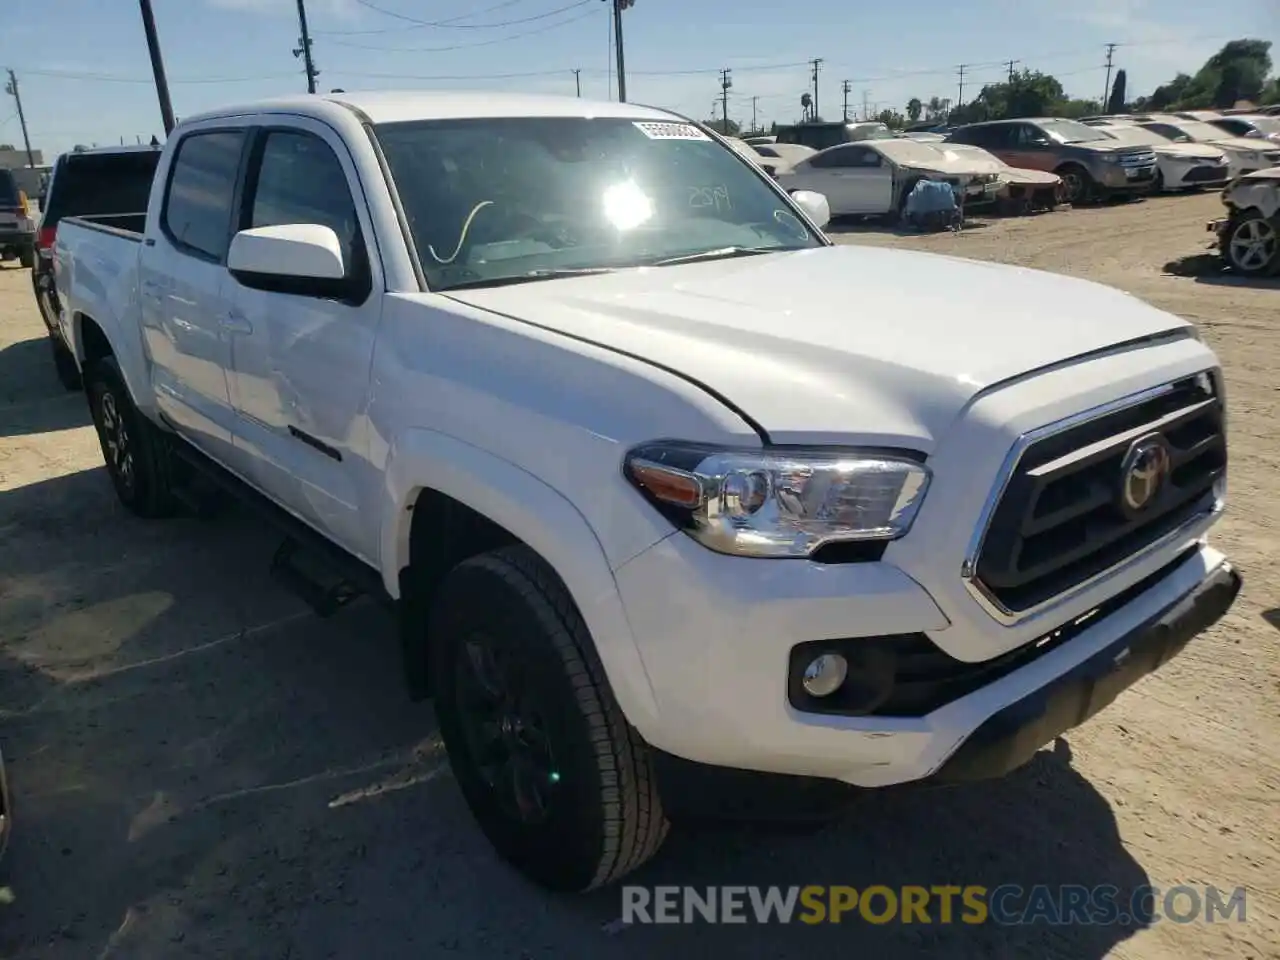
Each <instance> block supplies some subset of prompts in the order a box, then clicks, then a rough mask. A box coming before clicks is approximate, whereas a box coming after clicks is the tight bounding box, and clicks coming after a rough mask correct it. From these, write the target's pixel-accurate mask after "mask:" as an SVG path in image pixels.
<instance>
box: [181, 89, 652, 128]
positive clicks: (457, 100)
mask: <svg viewBox="0 0 1280 960" xmlns="http://www.w3.org/2000/svg"><path fill="white" fill-rule="evenodd" d="M340 109H345V110H347V111H351V112H354V113H356V114H358V115H359V116H360V117H361V119H364V120H367V121H368V122H370V123H400V122H405V121H413V120H459V119H470V118H484V117H592V116H607V117H624V118H626V117H634V118H635V119H637V120H653V119H676V118H675V116H674V115H673V114H671V113H669V112H668V111H666V110H662V109H659V108H657V107H647V106H644V105H642V104H634V103H615V102H612V101H607V100H586V99H581V98H578V97H559V96H546V95H540V94H524V93H502V94H494V93H493V92H492V91H453V90H450V91H431V90H374V91H368V92H364V93H359V92H354V93H349V92H344V93H332V94H321V95H316V96H289V97H273V98H270V99H266V100H258V101H253V102H249V103H245V104H240V105H237V106H232V107H224V108H221V109H219V110H211V111H206V112H204V113H200V114H195V115H193V116H190V117H186V118H184V120H183V123H184V124H187V123H195V122H197V121H202V120H213V119H219V118H227V117H235V116H244V115H246V114H254V113H290V114H295V115H300V116H309V117H315V118H317V119H323V118H326V117H331V116H333V114H334V112H335V111H337V110H340Z"/></svg>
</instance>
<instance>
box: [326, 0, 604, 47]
mask: <svg viewBox="0 0 1280 960" xmlns="http://www.w3.org/2000/svg"><path fill="white" fill-rule="evenodd" d="M594 2H595V0H575V2H573V3H570V4H566V5H565V6H563V7H560V8H559V9H557V10H553V11H551V12H550V13H548V14H547V16H551V15H552V14H560V13H565V12H566V11H568V10H577V9H580V8H581V7H585V6H587V5H588V4H592V3H594ZM615 2H616V0H615ZM596 12H597V11H595V10H588V11H587V12H586V13H584V14H582V15H581V16H577V17H569V18H568V19H565V20H561V21H560V22H558V23H552V24H547V25H545V26H542V27H538V28H535V29H533V30H525V31H523V32H521V33H513V34H511V35H510V36H508V37H494V38H492V39H490V40H478V41H476V42H475V43H458V44H453V45H451V46H447V47H377V46H372V45H370V44H367V43H350V42H348V41H346V40H330V41H329V42H330V43H332V44H334V45H335V46H339V47H350V48H351V49H352V50H376V51H378V52H379V53H443V52H445V51H447V50H465V49H469V48H472V47H487V46H490V45H492V44H495V43H505V42H507V41H508V40H518V39H520V38H521V37H532V36H534V35H535V34H539V33H545V32H547V31H548V30H554V29H556V28H557V27H563V26H567V25H568V24H571V23H575V22H577V21H578V20H583V19H585V18H586V17H589V16H591V15H592V14H594V13H596ZM539 19H544V18H539Z"/></svg>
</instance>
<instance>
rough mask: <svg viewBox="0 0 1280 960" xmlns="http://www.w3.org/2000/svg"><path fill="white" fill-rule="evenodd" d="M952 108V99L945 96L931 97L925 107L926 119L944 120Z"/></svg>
mask: <svg viewBox="0 0 1280 960" xmlns="http://www.w3.org/2000/svg"><path fill="white" fill-rule="evenodd" d="M950 110H951V101H950V100H948V99H946V98H945V97H930V98H929V102H928V103H926V104H925V107H924V118H925V119H926V120H944V119H946V116H947V114H948V113H949V112H950Z"/></svg>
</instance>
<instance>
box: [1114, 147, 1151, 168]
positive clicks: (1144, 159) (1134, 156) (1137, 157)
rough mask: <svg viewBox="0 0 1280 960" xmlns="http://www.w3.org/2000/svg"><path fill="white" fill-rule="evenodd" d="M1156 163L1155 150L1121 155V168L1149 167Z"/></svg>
mask: <svg viewBox="0 0 1280 960" xmlns="http://www.w3.org/2000/svg"><path fill="white" fill-rule="evenodd" d="M1155 162H1156V154H1155V151H1154V150H1141V151H1138V152H1137V153H1122V154H1120V166H1122V167H1147V166H1151V165H1152V164H1154V163H1155Z"/></svg>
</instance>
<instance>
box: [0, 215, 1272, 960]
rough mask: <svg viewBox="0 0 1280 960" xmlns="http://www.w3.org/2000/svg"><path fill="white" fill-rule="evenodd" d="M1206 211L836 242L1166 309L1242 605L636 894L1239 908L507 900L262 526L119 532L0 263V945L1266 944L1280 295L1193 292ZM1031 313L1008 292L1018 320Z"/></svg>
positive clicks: (369, 672) (1248, 951)
mask: <svg viewBox="0 0 1280 960" xmlns="http://www.w3.org/2000/svg"><path fill="white" fill-rule="evenodd" d="M1220 209H1221V207H1220V205H1219V202H1218V200H1217V198H1216V197H1215V196H1212V195H1208V196H1199V197H1187V198H1171V199H1153V200H1150V201H1148V202H1145V203H1138V204H1132V205H1127V206H1121V207H1111V208H1102V209H1093V210H1080V211H1072V212H1059V213H1055V214H1051V215H1047V216H1042V217H1037V218H1033V219H1025V220H1004V221H991V222H989V223H982V222H977V223H975V224H973V225H972V226H971V227H970V228H969V229H966V230H965V231H964V232H963V233H962V234H960V235H937V236H929V237H899V236H894V235H892V234H890V233H886V232H884V231H876V230H872V229H846V230H840V231H838V233H839V238H840V240H841V241H842V242H852V243H874V244H889V245H894V246H900V247H905V248H912V249H921V250H933V251H943V252H948V253H954V254H957V255H960V256H965V257H975V258H980V259H987V260H999V261H1004V262H1008V263H1016V264H1023V265H1026V266H1031V267H1040V268H1045V269H1049V270H1055V271H1061V272H1065V273H1072V274H1077V275H1080V276H1084V277H1088V278H1091V279H1094V280H1100V281H1103V282H1106V283H1111V284H1115V285H1117V286H1120V287H1123V288H1125V289H1127V290H1129V291H1132V292H1133V293H1135V294H1137V295H1139V296H1141V297H1143V298H1146V299H1147V300H1150V301H1151V302H1153V303H1155V304H1156V305H1158V306H1160V307H1163V308H1167V309H1169V310H1172V311H1175V312H1177V313H1180V314H1182V315H1184V316H1187V317H1189V318H1191V319H1193V320H1195V321H1196V322H1197V323H1199V324H1200V326H1201V328H1202V329H1203V331H1204V334H1205V336H1206V338H1207V339H1208V341H1209V342H1210V343H1211V344H1212V345H1213V346H1214V347H1215V349H1216V350H1217V351H1218V352H1219V355H1220V356H1221V358H1222V360H1223V362H1224V364H1225V367H1226V371H1227V376H1228V383H1229V390H1230V393H1229V397H1230V418H1231V419H1230V429H1231V442H1232V445H1233V446H1232V451H1231V455H1232V473H1231V500H1232V503H1231V508H1230V511H1229V515H1228V516H1227V518H1226V519H1225V520H1224V522H1223V523H1222V524H1221V526H1220V528H1219V533H1218V534H1217V540H1216V542H1217V544H1218V545H1219V546H1221V547H1223V548H1225V550H1226V551H1227V552H1228V553H1230V554H1231V555H1232V556H1233V557H1234V559H1235V560H1236V561H1237V562H1238V564H1239V566H1240V567H1241V569H1242V570H1243V573H1244V576H1245V581H1246V585H1245V591H1244V594H1243V596H1242V597H1241V599H1240V600H1239V602H1238V603H1237V605H1236V607H1235V608H1234V609H1233V611H1232V612H1231V613H1230V615H1229V616H1228V617H1227V618H1226V620H1225V621H1224V622H1223V623H1221V624H1219V625H1218V626H1217V627H1216V628H1215V629H1214V630H1212V631H1211V632H1210V633H1209V634H1207V635H1206V636H1204V637H1202V638H1200V639H1199V640H1197V641H1196V642H1195V643H1193V644H1192V645H1191V646H1190V647H1189V648H1188V649H1187V651H1186V652H1185V653H1184V654H1183V655H1182V656H1181V657H1179V658H1178V659H1177V660H1175V661H1174V662H1173V663H1171V664H1170V665H1169V666H1167V667H1166V668H1165V669H1164V670H1162V671H1161V672H1160V673H1159V674H1157V675H1155V676H1152V677H1149V678H1147V679H1146V680H1144V681H1142V682H1141V683H1140V684H1139V685H1138V686H1137V687H1136V688H1135V689H1133V690H1131V691H1129V692H1128V693H1126V694H1125V695H1123V696H1122V697H1121V699H1120V700H1119V701H1118V702H1117V703H1116V704H1114V705H1113V706H1112V707H1111V708H1110V709H1108V710H1107V711H1105V712H1104V713H1103V714H1101V715H1100V716H1099V717H1097V718H1095V719H1094V720H1093V721H1092V722H1090V723H1088V724H1087V725H1085V726H1084V727H1083V728H1081V729H1079V730H1078V731H1075V732H1073V733H1072V734H1071V735H1070V736H1069V737H1068V738H1067V740H1066V741H1065V742H1064V743H1060V744H1059V745H1058V746H1057V748H1056V749H1052V750H1046V751H1043V752H1042V753H1041V754H1040V755H1039V756H1038V757H1037V759H1036V761H1035V762H1033V763H1032V764H1031V765H1029V766H1028V767H1027V768H1025V769H1023V770H1021V771H1019V772H1017V773H1016V774H1014V775H1012V776H1010V777H1009V778H1007V779H1005V780H1003V781H999V782H994V783H985V784H976V785H972V786H964V787H954V788H929V789H914V790H912V789H900V790H891V791H884V792H878V793H870V794H867V795H866V796H865V797H864V798H861V799H859V800H858V802H857V803H856V804H855V806H854V809H853V810H852V811H851V813H850V815H849V816H848V817H847V818H846V819H844V820H842V821H841V822H839V823H837V824H834V825H831V826H829V827H827V828H825V829H824V830H822V831H820V832H817V833H813V832H799V833H797V832H794V831H793V832H785V833H784V832H776V833H775V832H760V831H759V830H751V829H744V828H741V827H722V828H715V829H712V828H702V829H699V830H691V829H686V830H684V831H681V832H678V833H676V834H673V836H672V837H671V839H670V840H669V841H668V844H667V846H666V848H665V850H664V852H663V853H662V855H661V856H660V857H659V858H658V859H657V860H656V861H655V862H654V863H652V864H651V865H650V866H648V867H647V868H646V869H645V870H644V871H642V872H641V873H640V874H639V875H638V876H637V877H636V878H635V879H636V882H638V883H646V884H678V885H693V886H704V885H708V884H782V885H789V884H808V883H832V884H835V883H839V884H851V885H854V886H857V887H865V886H867V885H869V884H877V883H878V884H887V885H890V886H893V885H898V884H905V883H922V884H984V885H986V886H988V887H995V886H998V885H1000V884H1004V883H1020V884H1024V885H1031V884H1036V883H1047V884H1060V883H1073V884H1086V885H1093V884H1100V883H1110V884H1114V885H1116V886H1117V887H1119V888H1120V890H1121V891H1126V890H1131V889H1132V888H1133V887H1135V886H1138V885H1141V884H1147V883H1150V884H1154V885H1157V886H1159V887H1162V888H1163V887H1168V886H1171V885H1174V884H1180V883H1186V884H1195V885H1198V886H1203V885H1206V884H1216V885H1217V886H1219V887H1225V888H1233V887H1236V886H1238V885H1243V886H1244V887H1246V888H1247V889H1248V913H1247V917H1248V919H1247V921H1246V922H1245V923H1244V924H1238V923H1224V922H1221V921H1219V922H1217V923H1214V924H1207V923H1195V924H1189V925H1176V924H1173V923H1170V922H1161V923H1157V924H1154V925H1148V926H1145V927H1144V926H1138V925H1129V926H1109V927H1108V926H1075V927H1048V926H1043V925H1037V926H1032V927H1021V928H1014V929H999V928H995V927H990V926H987V927H978V928H975V927H965V926H950V927H944V926H937V925H935V926H928V927H926V926H922V925H911V926H899V925H889V926H883V927H880V926H870V925H867V924H865V923H861V922H855V923H851V924H850V923H846V924H844V925H842V926H839V927H833V926H825V927H818V928H807V927H804V928H802V927H800V926H798V925H797V926H789V927H784V926H769V927H759V926H756V925H748V926H740V927H724V926H721V927H711V926H705V925H703V926H691V927H672V926H666V927H640V926H636V927H628V928H620V926H619V924H617V923H616V922H615V921H616V919H617V917H618V916H619V912H620V898H619V895H618V892H617V891H604V892H601V893H598V894H594V895H591V896H588V897H578V898H573V897H554V896H548V895H546V894H544V893H542V892H540V891H538V890H535V889H532V888H531V887H530V886H528V885H527V884H525V883H523V882H522V881H520V880H519V879H518V878H516V877H515V876H513V875H512V873H511V872H509V871H508V870H507V869H505V868H504V867H503V866H502V865H500V864H499V863H498V862H496V860H495V858H494V856H493V855H492V854H491V852H490V850H489V848H488V846H487V845H486V843H485V841H484V840H483V839H482V838H481V837H480V835H479V833H478V832H477V831H476V830H475V829H474V828H473V826H472V823H471V821H470V819H469V817H468V814H467V812H466V810H465V808H464V806H463V804H462V800H461V798H460V796H459V794H458V791H457V789H456V786H455V784H454V782H453V781H452V779H451V777H450V775H449V771H448V766H447V763H445V761H444V759H443V757H442V754H441V751H440V749H439V745H438V742H437V740H436V739H435V735H434V724H433V719H432V715H431V710H430V707H429V706H427V705H413V704H410V703H408V702H407V701H406V699H405V698H404V696H403V695H402V691H401V687H400V677H399V674H398V662H397V653H396V645H395V635H394V631H393V627H392V624H391V622H390V621H389V619H388V618H387V617H386V615H385V614H383V613H381V612H380V611H378V610H376V609H374V608H373V607H372V606H365V605H356V606H354V607H352V608H351V609H349V610H348V611H346V612H344V613H343V614H341V615H340V616H338V617H337V618H335V619H332V620H328V621H320V620H317V619H315V618H314V617H313V616H311V615H309V614H308V613H307V612H305V611H304V610H303V608H302V607H301V606H300V604H299V603H298V602H297V601H296V600H294V599H293V598H291V597H290V596H288V595H287V594H285V593H283V592H281V591H280V590H279V589H278V588H277V587H275V586H274V585H273V584H272V583H271V582H270V581H269V580H268V578H267V576H266V570H267V564H268V561H269V559H270V557H271V552H272V550H273V548H274V546H275V541H274V540H273V538H272V537H271V536H270V534H269V533H268V532H267V531H264V530H262V529H260V527H259V526H258V525H257V524H255V523H254V522H253V520H252V519H250V518H249V517H247V516H245V515H242V514H241V513H239V512H235V511H233V512H232V513H231V514H229V515H228V516H226V517H223V518H220V519H219V520H218V521H217V522H201V521H197V520H184V519H179V520H174V521H168V522H164V523H153V524H147V523H143V522H141V521H138V520H135V519H132V518H130V517H127V516H126V515H124V513H123V512H122V511H121V509H120V508H119V507H118V506H117V504H116V501H115V499H114V497H113V495H112V493H111V491H110V489H109V484H108V481H107V479H106V476H105V474H104V471H103V469H102V465H101V457H100V454H99V451H98V448H97V445H96V441H95V439H94V437H93V435H92V430H91V428H90V427H89V426H88V425H87V423H88V420H87V416H86V411H85V405H84V401H83V399H82V398H81V397H80V396H78V395H68V394H66V393H64V392H63V391H62V390H61V389H60V388H59V386H58V384H57V382H56V380H55V379H54V375H53V368H52V365H51V363H50V358H49V354H48V350H47V346H46V344H45V341H44V338H43V331H42V326H41V324H40V321H39V318H38V315H37V313H36V310H35V307H34V304H33V301H32V297H31V288H30V279H29V274H28V272H27V271H25V270H19V269H17V267H16V266H15V265H12V264H10V265H7V268H6V269H4V270H3V271H0V743H2V744H3V750H4V755H5V757H6V759H7V761H8V764H9V773H10V777H11V780H12V786H13V791H14V806H15V811H16V814H15V816H16V831H15V834H14V837H13V841H12V843H11V845H10V847H9V850H8V853H7V855H6V857H5V860H4V862H3V864H0V875H2V876H3V883H7V884H8V886H9V890H10V891H11V894H12V902H11V903H9V904H8V905H7V906H0V955H3V956H5V957H19V956H21V957H23V958H86V957H146V958H167V957H220V958H224V957H236V958H259V957H262V958H284V957H293V958H308V960H310V958H324V957H342V958H347V957H351V958H366V957H369V958H373V957H376V958H378V960H397V958H411V957H412V958H420V957H424V956H462V957H466V956H470V957H476V958H480V957H484V958H490V957H492V958H500V957H502V958H505V957H511V958H523V957H539V958H541V957H547V958H550V957H575V958H576V957H591V958H593V960H595V958H600V960H606V958H649V957H654V956H668V957H678V958H684V957H693V956H695V955H699V954H702V953H704V952H712V951H714V952H718V953H722V954H723V955H725V956H734V957H743V958H757V957H758V958H764V957H769V958H784V957H785V958H790V957H797V958H798V957H806V956H810V955H814V956H817V955H827V956H849V957H854V956H864V955H866V956H875V957H884V958H896V957H915V956H934V955H938V956H947V957H1013V956H1026V957H1035V958H1037V960H1039V958H1046V957H1063V958H1071V960H1091V958H1101V957H1127V958H1162V957H1188V958H1205V957H1214V958H1226V957H1253V958H1262V957H1277V956H1280V895H1278V894H1280V853H1278V848H1280V804H1278V802H1277V797H1278V796H1280V794H1278V793H1277V788H1278V787H1280V653H1278V650H1280V644H1278V643H1277V641H1278V640H1280V636H1278V635H1277V629H1278V628H1280V611H1277V609H1276V608H1277V606H1278V605H1280V564H1278V563H1277V562H1276V558H1277V555H1278V553H1280V549H1278V548H1280V497H1277V490H1278V487H1277V482H1278V481H1277V477H1278V476H1280V387H1278V384H1280V381H1278V380H1277V373H1276V368H1277V365H1278V364H1280V285H1276V284H1273V285H1270V286H1261V285H1257V286H1250V285H1246V284H1243V283H1241V282H1239V281H1234V280H1231V279H1229V278H1227V277H1223V276H1220V275H1219V274H1218V272H1217V267H1216V264H1215V261H1214V259H1213V258H1212V257H1210V256H1207V255H1206V245H1207V241H1208V235H1207V234H1206V233H1205V232H1204V222H1205V221H1206V220H1207V219H1208V218H1210V217H1212V216H1216V215H1218V213H1219V211H1220ZM1170 273H1174V274H1178V275H1174V276H1171V275H1170ZM921 279H922V281H927V274H922V278H921ZM991 295H992V296H999V290H998V289H993V290H992V291H991ZM851 302H855V303H856V298H853V299H852V300H851ZM1036 319H1037V318H1036V312H1035V305H1034V304H1028V305H1027V335H1028V336H1034V335H1035V334H1034V331H1035V323H1036Z"/></svg>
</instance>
